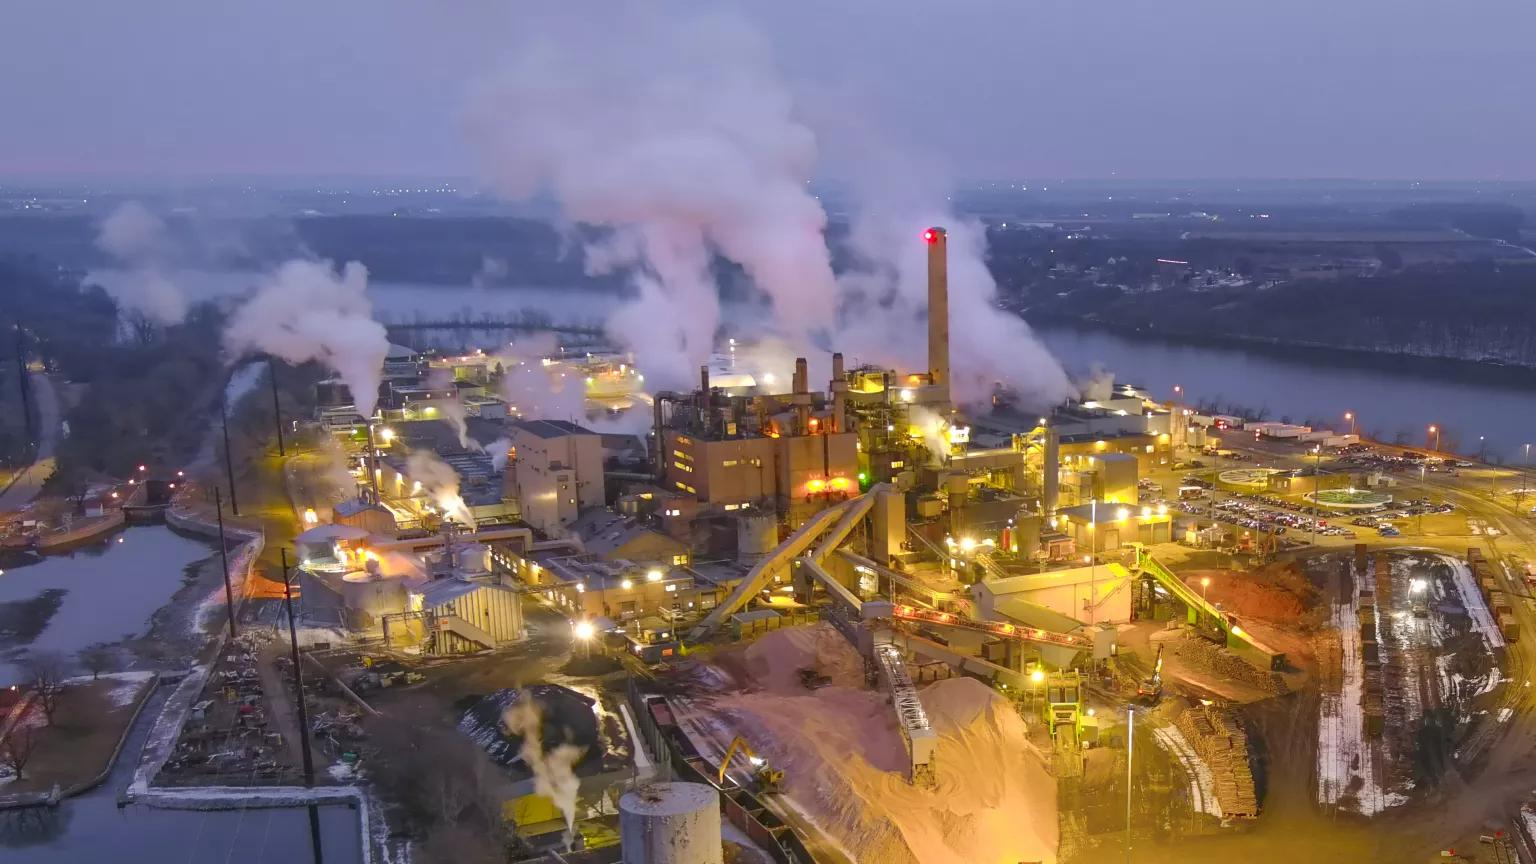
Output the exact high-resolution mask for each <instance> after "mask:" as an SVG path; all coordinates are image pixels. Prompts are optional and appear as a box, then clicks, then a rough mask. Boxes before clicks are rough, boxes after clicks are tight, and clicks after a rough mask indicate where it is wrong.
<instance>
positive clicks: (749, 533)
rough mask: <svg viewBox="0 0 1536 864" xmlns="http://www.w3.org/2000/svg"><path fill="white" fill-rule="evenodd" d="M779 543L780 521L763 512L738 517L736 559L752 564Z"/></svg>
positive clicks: (761, 558)
mask: <svg viewBox="0 0 1536 864" xmlns="http://www.w3.org/2000/svg"><path fill="white" fill-rule="evenodd" d="M778 545H779V521H778V519H776V518H775V517H773V516H770V515H767V514H763V513H752V514H750V515H744V516H738V517H737V518H736V560H737V561H739V562H741V563H742V564H747V565H752V564H756V563H757V562H759V561H761V560H763V558H764V557H766V556H767V555H768V553H770V552H772V551H773V549H774V547H775V546H778Z"/></svg>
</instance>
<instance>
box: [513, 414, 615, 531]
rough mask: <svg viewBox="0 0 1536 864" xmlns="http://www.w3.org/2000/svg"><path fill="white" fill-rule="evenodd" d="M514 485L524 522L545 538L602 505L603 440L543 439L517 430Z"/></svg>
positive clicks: (577, 436) (584, 436) (581, 436)
mask: <svg viewBox="0 0 1536 864" xmlns="http://www.w3.org/2000/svg"><path fill="white" fill-rule="evenodd" d="M511 437H512V446H513V448H514V449H515V450H516V451H517V459H516V460H515V461H514V462H513V463H512V468H511V470H512V472H513V480H514V483H515V485H516V488H517V497H518V499H519V503H520V505H521V508H522V517H523V521H525V522H527V523H528V524H529V525H532V526H533V527H535V528H537V529H539V530H540V531H542V532H544V533H545V534H555V533H557V532H558V531H559V530H560V529H561V528H564V527H565V526H566V525H569V524H570V523H572V522H574V521H575V520H576V517H577V516H578V515H580V514H581V512H582V511H583V510H586V509H588V508H591V507H600V506H602V504H603V439H602V436H600V435H596V434H591V435H587V434H575V435H561V436H559V437H555V438H543V437H540V436H538V435H535V434H534V433H532V432H530V431H528V430H526V429H522V428H519V427H516V426H514V427H512V430H511Z"/></svg>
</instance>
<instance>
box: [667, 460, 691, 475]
mask: <svg viewBox="0 0 1536 864" xmlns="http://www.w3.org/2000/svg"><path fill="white" fill-rule="evenodd" d="M672 467H674V468H676V469H678V470H679V471H687V472H688V473H690V474H692V473H693V466H692V465H689V464H688V463H686V462H673V463H672Z"/></svg>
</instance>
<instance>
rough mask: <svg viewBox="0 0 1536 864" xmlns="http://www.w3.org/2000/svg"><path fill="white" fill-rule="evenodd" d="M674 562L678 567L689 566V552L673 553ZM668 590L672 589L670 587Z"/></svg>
mask: <svg viewBox="0 0 1536 864" xmlns="http://www.w3.org/2000/svg"><path fill="white" fill-rule="evenodd" d="M672 563H673V564H674V565H675V566H678V567H685V566H687V564H688V553H686V552H684V553H683V554H681V555H673V556H672ZM667 590H668V591H670V590H672V589H670V588H668V589H667Z"/></svg>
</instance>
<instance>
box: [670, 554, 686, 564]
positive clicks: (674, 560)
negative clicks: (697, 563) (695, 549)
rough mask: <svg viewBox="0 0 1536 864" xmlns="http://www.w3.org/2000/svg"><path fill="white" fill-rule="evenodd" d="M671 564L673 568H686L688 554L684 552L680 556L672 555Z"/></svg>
mask: <svg viewBox="0 0 1536 864" xmlns="http://www.w3.org/2000/svg"><path fill="white" fill-rule="evenodd" d="M672 563H673V564H674V565H675V566H678V567H684V566H687V564H688V553H686V552H684V553H683V554H681V555H673V556H672Z"/></svg>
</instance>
